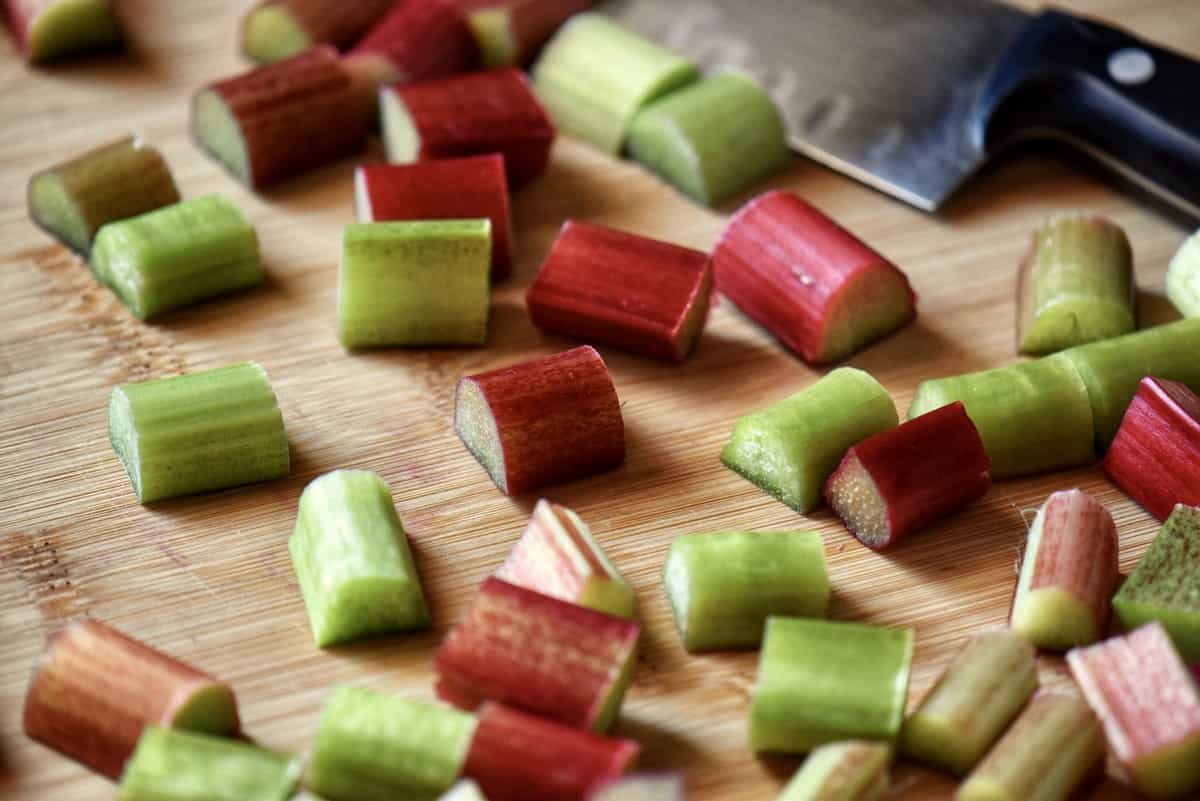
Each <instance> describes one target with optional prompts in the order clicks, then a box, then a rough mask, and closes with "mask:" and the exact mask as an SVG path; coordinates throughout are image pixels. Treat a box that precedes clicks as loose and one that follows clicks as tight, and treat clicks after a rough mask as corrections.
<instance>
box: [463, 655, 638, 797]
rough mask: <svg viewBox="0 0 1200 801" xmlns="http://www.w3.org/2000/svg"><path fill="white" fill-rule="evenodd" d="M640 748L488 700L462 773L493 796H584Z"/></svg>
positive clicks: (624, 765) (630, 761)
mask: <svg viewBox="0 0 1200 801" xmlns="http://www.w3.org/2000/svg"><path fill="white" fill-rule="evenodd" d="M565 678H568V677H566V676H560V679H565ZM639 750H640V748H639V746H638V744H637V743H636V742H634V741H633V740H621V739H616V738H612V737H601V736H598V735H596V734H592V733H590V732H584V731H579V730H578V729H571V728H567V727H566V726H563V725H562V724H560V723H555V722H554V721H552V720H545V719H544V718H539V717H535V716H533V715H529V714H526V713H524V712H521V711H519V710H516V709H511V708H508V707H505V706H502V705H500V704H495V703H487V704H484V705H483V708H481V709H480V710H479V725H478V726H477V727H476V729H475V736H474V738H472V740H471V748H470V750H469V751H468V752H467V762H466V765H465V767H464V768H463V775H465V776H468V777H469V778H472V779H474V780H475V781H476V782H478V783H479V786H480V788H481V789H482V790H483V794H484V795H485V796H486V797H487V798H488V801H581V800H582V799H583V798H584V797H586V796H587V795H588V793H589V791H590V790H592V789H593V788H596V787H598V786H601V785H602V784H604V783H606V782H608V781H611V780H612V779H615V778H616V777H618V776H620V775H621V774H623V773H625V772H626V771H627V770H629V768H630V767H631V766H632V765H633V763H634V762H635V761H636V760H637V757H638V752H639ZM656 801H657V800H656Z"/></svg>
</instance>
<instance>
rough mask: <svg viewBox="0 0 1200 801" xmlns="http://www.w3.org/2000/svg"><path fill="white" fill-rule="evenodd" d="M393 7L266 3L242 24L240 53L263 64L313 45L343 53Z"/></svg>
mask: <svg viewBox="0 0 1200 801" xmlns="http://www.w3.org/2000/svg"><path fill="white" fill-rule="evenodd" d="M395 4H396V0H354V2H351V3H339V2H336V1H335V0H266V1H265V2H262V3H259V4H258V5H257V6H255V7H254V8H253V9H251V10H250V11H249V12H248V13H247V14H246V16H245V18H244V19H243V20H242V52H244V53H245V54H246V55H247V56H248V57H250V58H252V59H254V60H255V61H258V62H260V63H264V64H266V63H271V62H275V61H282V60H283V59H285V58H291V57H292V56H295V55H298V54H300V53H302V52H304V51H305V50H308V49H309V48H310V47H312V46H313V45H315V44H330V45H333V46H334V47H336V48H338V49H341V50H345V49H346V48H348V47H349V46H350V45H352V44H354V43H355V42H356V41H358V40H359V38H361V37H362V36H363V34H365V33H366V32H367V31H368V30H370V29H371V27H372V26H374V25H375V23H377V22H378V21H379V20H381V19H382V18H383V16H384V15H385V14H387V12H388V11H389V10H390V9H391V8H392V6H394V5H395Z"/></svg>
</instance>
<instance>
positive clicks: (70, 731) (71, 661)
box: [24, 620, 238, 779]
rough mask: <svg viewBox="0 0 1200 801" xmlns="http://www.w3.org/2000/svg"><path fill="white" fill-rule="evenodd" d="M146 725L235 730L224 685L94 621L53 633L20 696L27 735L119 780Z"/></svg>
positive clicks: (234, 709) (233, 713) (234, 714)
mask: <svg viewBox="0 0 1200 801" xmlns="http://www.w3.org/2000/svg"><path fill="white" fill-rule="evenodd" d="M148 725H159V726H173V727H177V728H184V729H193V730H197V731H205V732H210V733H213V734H234V733H236V732H237V731H238V713H237V703H236V701H235V700H234V697H233V690H232V689H230V687H229V685H227V684H222V683H220V682H218V681H217V680H216V679H214V678H213V677H211V676H209V675H208V674H206V673H202V672H200V671H198V670H196V669H194V668H192V667H190V666H188V665H186V664H184V663H183V662H180V661H178V660H176V659H173V658H172V657H169V656H167V655H165V654H162V653H160V652H158V651H155V650H153V649H152V648H150V647H148V646H146V645H144V644H143V643H141V642H139V641H137V640H135V639H133V638H132V637H129V636H127V635H125V634H122V633H121V632H119V631H117V630H116V629H113V628H110V627H109V626H107V625H105V624H103V623H100V622H99V621H95V620H87V621H83V622H80V623H75V624H72V625H71V626H69V627H67V628H66V629H63V630H62V631H60V632H58V633H56V634H54V635H52V636H51V638H50V641H49V645H48V648H47V651H46V655H45V658H44V659H43V661H42V663H41V665H40V666H39V667H38V669H37V671H36V672H35V673H34V676H33V680H32V681H31V682H30V684H29V690H28V692H27V693H26V696H25V711H24V728H25V733H26V734H27V735H29V736H30V737H32V738H33V739H35V740H39V741H41V742H43V743H45V744H46V745H48V746H50V747H51V748H54V749H55V750H57V751H59V752H61V753H63V754H65V755H66V756H68V757H70V758H72V759H74V760H76V761H78V762H81V763H82V764H84V765H86V766H88V767H89V768H91V769H93V770H95V771H97V772H99V773H101V774H103V775H105V776H108V777H109V778H112V779H116V778H117V777H119V776H120V775H121V771H122V769H123V768H124V766H125V761H126V760H127V759H128V758H129V756H130V754H132V753H133V751H134V748H135V747H136V746H137V742H138V738H139V737H140V736H141V734H142V730H143V728H144V727H146V726H148Z"/></svg>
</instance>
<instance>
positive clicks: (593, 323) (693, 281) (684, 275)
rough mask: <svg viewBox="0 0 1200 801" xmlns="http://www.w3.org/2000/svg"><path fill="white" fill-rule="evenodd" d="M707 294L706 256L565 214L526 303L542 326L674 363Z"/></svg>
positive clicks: (700, 319)
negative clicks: (577, 220)
mask: <svg viewBox="0 0 1200 801" xmlns="http://www.w3.org/2000/svg"><path fill="white" fill-rule="evenodd" d="M711 293H712V268H711V266H710V261H709V258H708V256H707V255H706V254H704V253H701V252H700V251H697V250H691V249H689V248H683V247H679V246H678V245H671V244H668V243H666V242H659V241H656V240H653V239H647V238H645V237H641V236H637V235H636V234H630V233H625V232H623V231H614V230H613V229H611V228H604V227H602V226H599V225H592V224H590V223H582V222H576V221H574V220H568V221H567V222H566V223H565V224H564V225H563V227H562V231H561V232H559V235H558V239H557V241H555V243H554V247H552V248H551V250H550V255H549V256H547V257H546V261H545V263H544V264H542V269H541V271H540V272H539V273H538V276H537V279H536V280H535V281H534V282H533V285H532V286H530V288H529V294H528V295H527V297H526V302H527V303H528V305H529V316H530V317H531V318H533V322H534V324H535V325H537V326H538V327H539V328H543V329H545V330H546V331H552V332H555V333H559V334H566V335H567V336H573V337H576V338H578V339H583V340H587V341H588V342H593V343H596V344H605V345H613V346H615V347H618V348H623V349H625V350H628V351H632V352H634V353H639V354H641V355H643V356H649V357H651V358H655V359H664V360H666V361H675V362H678V361H682V360H683V359H684V357H686V356H687V354H688V352H689V351H690V350H691V348H692V345H693V343H694V342H695V341H696V339H697V338H698V336H699V334H700V330H701V329H702V328H703V327H704V321H705V319H706V317H707V316H708V305H709V296H710V295H711Z"/></svg>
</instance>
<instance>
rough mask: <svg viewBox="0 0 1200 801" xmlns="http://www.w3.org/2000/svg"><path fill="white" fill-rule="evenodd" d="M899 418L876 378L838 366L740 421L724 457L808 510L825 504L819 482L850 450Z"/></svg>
mask: <svg viewBox="0 0 1200 801" xmlns="http://www.w3.org/2000/svg"><path fill="white" fill-rule="evenodd" d="M897 423H899V417H898V416H897V414H896V405H895V404H894V403H893V402H892V398H891V396H890V395H888V393H887V390H886V389H884V388H883V387H882V386H881V385H880V383H879V382H878V381H876V380H875V379H874V378H872V377H871V375H870V374H869V373H866V372H864V371H862V370H856V369H854V368H852V367H840V368H838V369H837V370H834V371H832V372H831V373H829V374H828V375H826V376H825V377H824V378H822V379H821V380H820V381H818V382H817V383H815V384H813V385H812V386H810V387H808V388H807V389H804V390H802V391H800V392H798V393H796V394H795V395H792V396H791V397H789V398H785V399H784V400H782V401H779V402H778V403H776V404H774V405H773V406H769V407H767V408H766V409H763V410H762V411H759V412H755V413H753V414H749V415H746V416H745V417H743V418H741V419H740V420H738V421H737V424H736V425H735V426H734V428H733V435H732V436H731V437H730V439H729V443H728V444H727V445H726V446H725V449H724V450H723V451H721V461H722V462H724V463H725V465H726V466H727V467H729V468H730V469H732V470H734V471H736V472H737V473H739V474H741V475H742V476H744V477H745V478H746V479H747V480H748V481H751V482H753V483H754V484H756V485H758V486H759V487H760V488H762V489H763V490H764V491H766V492H769V493H770V494H772V495H774V496H775V497H776V498H778V499H779V500H781V501H783V502H784V503H786V504H787V505H788V506H790V507H792V508H793V509H795V510H796V511H798V512H800V513H801V514H805V513H806V512H809V511H812V510H813V509H815V508H817V507H818V506H820V505H821V487H822V485H823V484H824V483H825V480H826V479H827V478H829V476H830V475H832V473H833V471H834V470H835V469H836V468H837V466H838V463H839V462H840V461H841V459H842V457H843V456H844V455H845V454H846V451H847V450H849V449H850V448H851V447H852V446H853V445H856V444H858V443H859V442H862V441H863V440H864V439H866V438H867V437H870V436H872V435H873V434H878V433H879V432H880V431H885V430H887V429H889V428H892V427H894V426H895V425H896V424H897Z"/></svg>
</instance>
